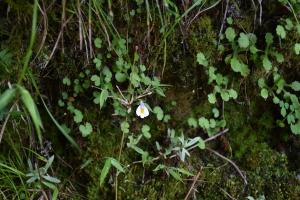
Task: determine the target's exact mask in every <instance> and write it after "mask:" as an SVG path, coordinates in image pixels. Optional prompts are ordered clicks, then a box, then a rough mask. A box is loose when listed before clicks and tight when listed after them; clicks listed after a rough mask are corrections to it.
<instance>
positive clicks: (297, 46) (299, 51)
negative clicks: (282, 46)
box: [294, 43, 300, 55]
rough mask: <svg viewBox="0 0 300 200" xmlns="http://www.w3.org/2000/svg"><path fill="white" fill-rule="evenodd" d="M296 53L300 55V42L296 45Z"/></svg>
mask: <svg viewBox="0 0 300 200" xmlns="http://www.w3.org/2000/svg"><path fill="white" fill-rule="evenodd" d="M294 50H295V53H296V54H297V55H299V53H300V43H296V44H295V46H294Z"/></svg>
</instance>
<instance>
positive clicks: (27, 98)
mask: <svg viewBox="0 0 300 200" xmlns="http://www.w3.org/2000/svg"><path fill="white" fill-rule="evenodd" d="M17 87H18V89H19V92H20V96H21V99H22V102H23V104H24V106H25V107H26V109H27V110H28V112H29V114H30V116H31V119H32V121H33V124H34V127H35V129H36V132H37V136H38V139H39V142H40V144H42V134H41V128H43V124H42V121H41V117H40V113H39V111H38V109H37V107H36V105H35V103H34V101H33V99H32V97H31V95H30V93H29V92H28V90H26V89H25V88H24V87H22V86H20V85H18V86H17Z"/></svg>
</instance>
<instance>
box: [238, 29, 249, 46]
mask: <svg viewBox="0 0 300 200" xmlns="http://www.w3.org/2000/svg"><path fill="white" fill-rule="evenodd" d="M238 43H239V46H240V47H241V48H247V47H248V46H249V44H250V41H249V38H248V36H247V35H246V34H245V33H240V37H239V39H238Z"/></svg>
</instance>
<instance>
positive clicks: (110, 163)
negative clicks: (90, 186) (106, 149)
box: [99, 158, 125, 186]
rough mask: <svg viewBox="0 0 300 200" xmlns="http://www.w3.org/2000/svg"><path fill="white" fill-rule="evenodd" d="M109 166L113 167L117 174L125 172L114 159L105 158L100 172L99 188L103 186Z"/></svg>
mask: <svg viewBox="0 0 300 200" xmlns="http://www.w3.org/2000/svg"><path fill="white" fill-rule="evenodd" d="M111 166H113V167H115V168H116V169H117V170H118V171H119V172H123V173H124V172H125V170H124V168H123V167H122V165H121V164H120V162H119V161H117V160H116V159H114V158H107V159H106V161H105V164H104V166H103V168H102V170H101V174H100V178H99V180H100V186H103V184H104V180H105V178H106V177H107V175H108V173H109V170H110V168H111Z"/></svg>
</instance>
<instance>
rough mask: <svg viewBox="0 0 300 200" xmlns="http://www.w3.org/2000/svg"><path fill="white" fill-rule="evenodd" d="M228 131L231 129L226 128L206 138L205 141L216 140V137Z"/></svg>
mask: <svg viewBox="0 0 300 200" xmlns="http://www.w3.org/2000/svg"><path fill="white" fill-rule="evenodd" d="M228 131H229V129H228V128H226V129H225V130H223V131H221V132H220V133H218V134H216V135H214V136H211V137H209V138H207V139H205V140H204V142H208V141H211V140H214V139H216V138H217V137H219V136H221V135H224V134H225V133H227V132H228Z"/></svg>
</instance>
